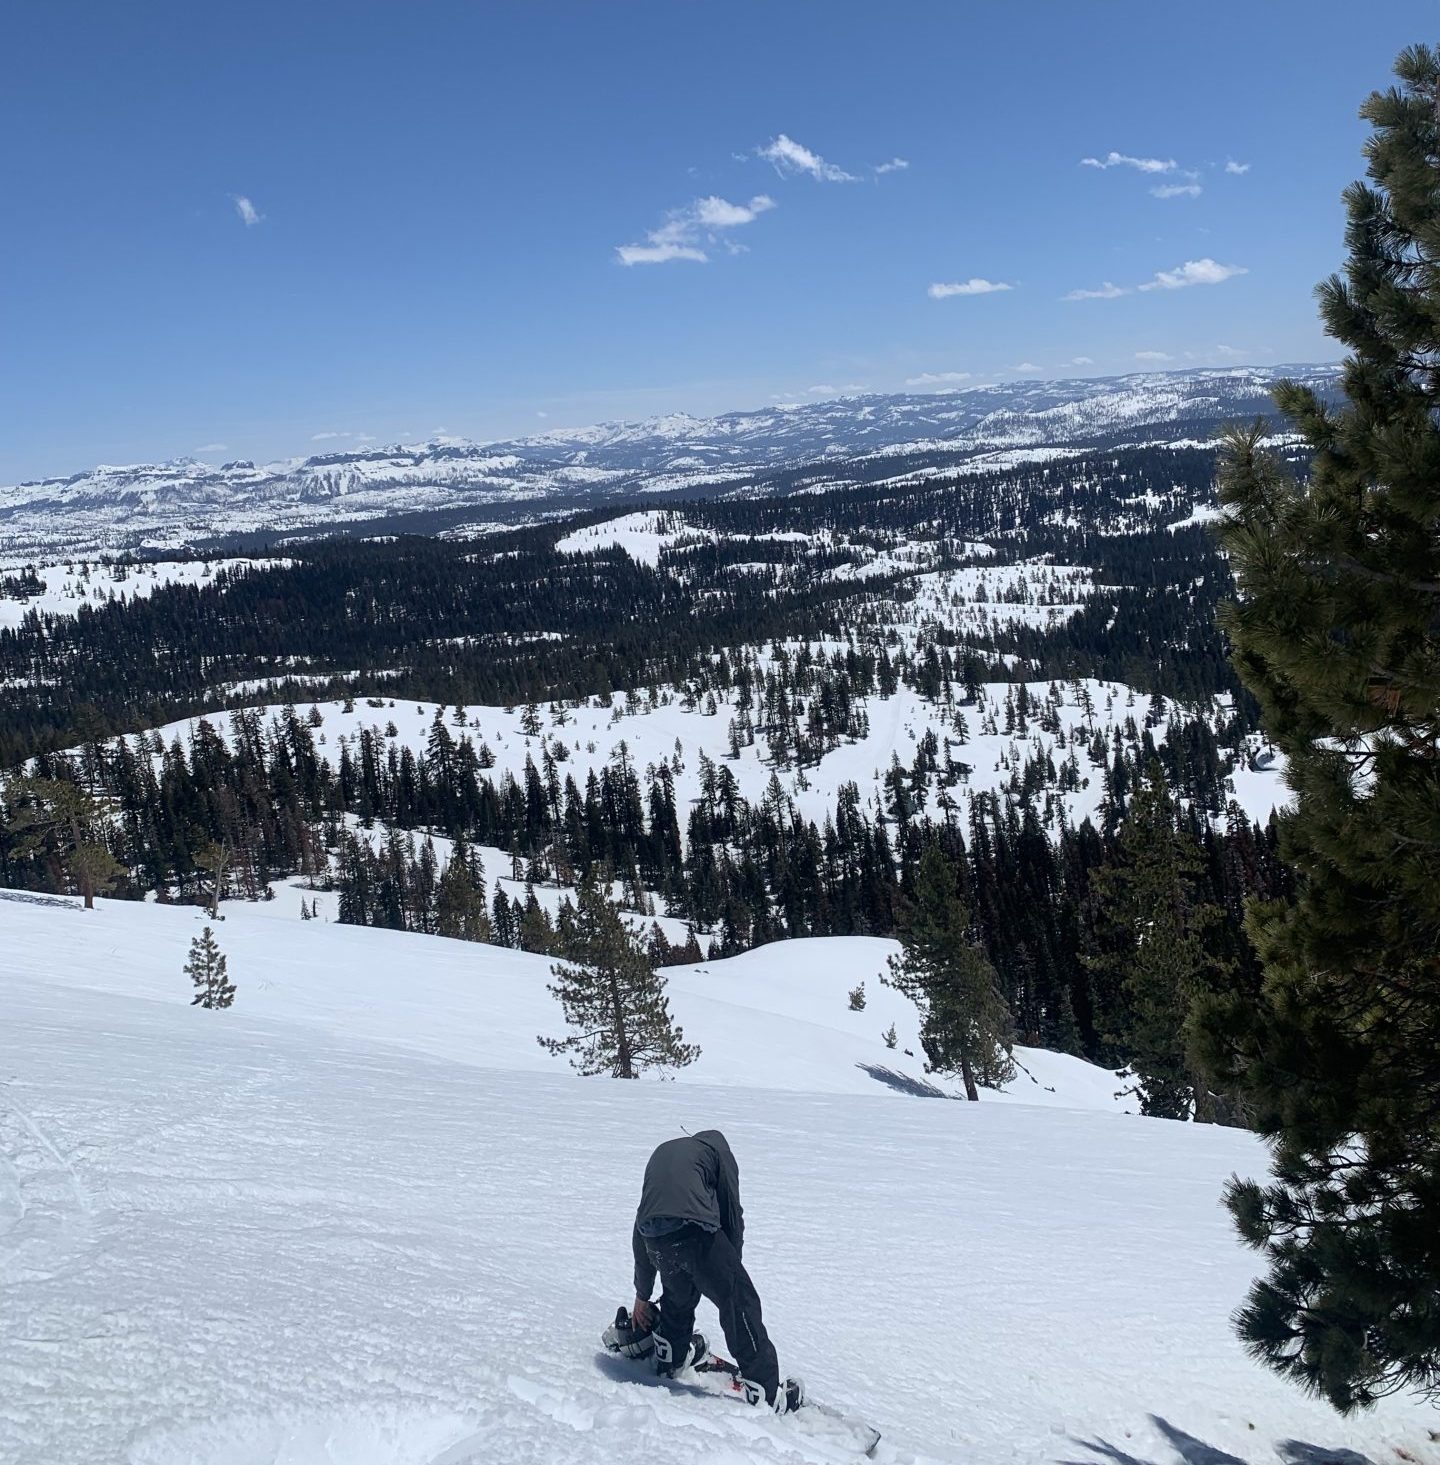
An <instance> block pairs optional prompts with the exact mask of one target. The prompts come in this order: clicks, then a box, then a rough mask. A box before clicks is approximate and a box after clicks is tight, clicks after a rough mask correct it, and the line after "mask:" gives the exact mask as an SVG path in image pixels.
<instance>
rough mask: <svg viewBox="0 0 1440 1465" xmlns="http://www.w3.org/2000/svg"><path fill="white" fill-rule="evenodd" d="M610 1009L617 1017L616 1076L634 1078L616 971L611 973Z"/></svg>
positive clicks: (628, 1037)
mask: <svg viewBox="0 0 1440 1465" xmlns="http://www.w3.org/2000/svg"><path fill="white" fill-rule="evenodd" d="M610 1009H611V1011H612V1012H613V1014H614V1018H615V1077H616V1078H634V1077H635V1067H634V1063H633V1061H632V1059H631V1056H630V1036H629V1034H628V1033H627V1032H626V1031H625V1011H624V1009H623V1007H622V1006H621V1004H620V979H619V977H617V976H616V975H615V973H614V972H611V973H610Z"/></svg>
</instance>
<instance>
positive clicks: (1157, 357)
mask: <svg viewBox="0 0 1440 1465" xmlns="http://www.w3.org/2000/svg"><path fill="white" fill-rule="evenodd" d="M1135 359H1136V361H1174V359H1175V358H1174V357H1173V356H1172V355H1171V354H1170V353H1169V352H1168V351H1137V352H1136V353H1135Z"/></svg>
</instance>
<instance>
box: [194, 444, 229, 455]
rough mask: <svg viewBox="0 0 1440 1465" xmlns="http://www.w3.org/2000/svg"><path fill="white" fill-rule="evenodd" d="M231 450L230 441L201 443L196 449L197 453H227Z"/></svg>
mask: <svg viewBox="0 0 1440 1465" xmlns="http://www.w3.org/2000/svg"><path fill="white" fill-rule="evenodd" d="M229 450H230V445H229V444H228V443H201V444H200V446H199V447H198V448H196V449H195V451H196V452H197V453H226V452H229Z"/></svg>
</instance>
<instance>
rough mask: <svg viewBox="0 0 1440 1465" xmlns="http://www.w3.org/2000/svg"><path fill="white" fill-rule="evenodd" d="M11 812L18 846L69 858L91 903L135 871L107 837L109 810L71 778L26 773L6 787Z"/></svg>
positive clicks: (89, 906) (9, 827)
mask: <svg viewBox="0 0 1440 1465" xmlns="http://www.w3.org/2000/svg"><path fill="white" fill-rule="evenodd" d="M5 797H6V800H7V802H8V803H9V806H10V810H11V813H10V817H9V818H8V820H6V821H5V824H4V828H5V831H6V832H7V833H9V834H10V835H12V836H14V838H15V841H16V847H17V850H19V851H21V852H24V853H27V854H32V853H33V854H42V855H45V856H48V857H51V858H54V859H55V860H56V861H58V862H59V863H61V864H63V865H64V867H65V869H66V872H67V874H68V875H69V877H70V879H71V881H72V882H73V883H74V886H75V889H76V892H77V893H78V894H79V895H81V896H83V897H84V900H85V909H86V910H87V911H88V910H94V908H95V897H96V896H97V895H103V894H105V892H106V891H108V890H110V889H111V888H113V886H114V885H115V883H116V881H118V880H119V879H120V878H121V877H122V876H124V875H127V874H129V871H128V870H127V869H126V868H125V866H124V865H122V864H121V863H120V862H119V861H118V860H117V859H115V857H114V856H113V855H112V854H111V853H110V849H109V846H108V845H107V844H106V843H105V838H104V835H105V830H104V819H103V814H104V810H103V809H102V808H101V805H100V803H99V802H98V801H97V800H96V799H95V798H94V797H93V796H92V795H90V794H88V793H87V792H86V791H85V790H84V789H82V788H81V787H80V786H79V785H78V784H75V783H71V782H70V781H69V780H67V779H52V778H35V777H21V778H15V779H12V780H11V781H10V783H9V785H8V787H7V788H6V790H5Z"/></svg>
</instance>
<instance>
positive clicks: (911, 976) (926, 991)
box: [890, 840, 1015, 1100]
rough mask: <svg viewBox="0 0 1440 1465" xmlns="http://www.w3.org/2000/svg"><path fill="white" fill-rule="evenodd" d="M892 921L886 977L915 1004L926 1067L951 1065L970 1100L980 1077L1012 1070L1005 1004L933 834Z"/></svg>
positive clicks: (985, 1079)
mask: <svg viewBox="0 0 1440 1465" xmlns="http://www.w3.org/2000/svg"><path fill="white" fill-rule="evenodd" d="M899 927H900V941H901V952H900V955H899V956H895V957H891V958H890V980H891V981H892V982H893V983H894V985H895V986H896V987H898V988H899V989H900V991H902V992H904V993H905V995H906V996H907V997H909V998H910V999H911V1000H912V1001H913V1002H914V1003H915V1004H916V1006H917V1007H919V1009H920V1011H921V1015H922V1023H921V1028H920V1041H921V1043H922V1044H923V1045H924V1047H925V1056H926V1058H927V1059H928V1060H929V1067H930V1068H931V1070H932V1071H935V1072H938V1073H959V1074H960V1075H961V1077H962V1079H963V1080H964V1083H965V1097H966V1098H967V1099H972V1100H973V1099H978V1098H979V1097H980V1090H979V1085H980V1084H984V1085H985V1086H986V1087H987V1088H998V1087H999V1086H1000V1085H1001V1084H1005V1083H1008V1082H1009V1081H1010V1080H1011V1079H1012V1078H1014V1076H1015V1065H1014V1063H1013V1061H1012V1059H1011V1057H1010V1046H1011V1042H1012V1038H1011V1034H1012V1031H1013V1023H1012V1020H1011V1017H1010V1009H1009V1007H1008V1006H1007V1005H1006V1003H1005V999H1004V997H1002V996H1001V995H1000V990H999V988H998V987H997V985H996V982H995V968H994V967H992V966H991V965H990V961H989V958H988V957H986V955H985V953H984V952H983V951H982V950H981V949H980V947H979V946H978V945H977V944H976V942H975V940H974V939H973V936H972V934H971V915H970V910H969V908H968V907H967V906H966V904H965V899H964V897H963V896H962V895H961V893H960V882H959V877H958V875H957V872H956V869H955V867H954V866H953V865H952V864H951V863H950V861H949V859H947V858H946V856H945V853H944V851H943V850H942V849H941V848H940V844H939V842H938V841H937V840H931V841H930V843H929V844H927V845H926V846H925V852H924V854H923V855H922V856H921V857H920V864H919V868H918V869H917V870H916V873H915V892H914V896H913V898H912V899H911V900H910V901H909V902H907V904H906V905H905V907H904V908H903V909H902V911H901V913H900V922H899Z"/></svg>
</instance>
